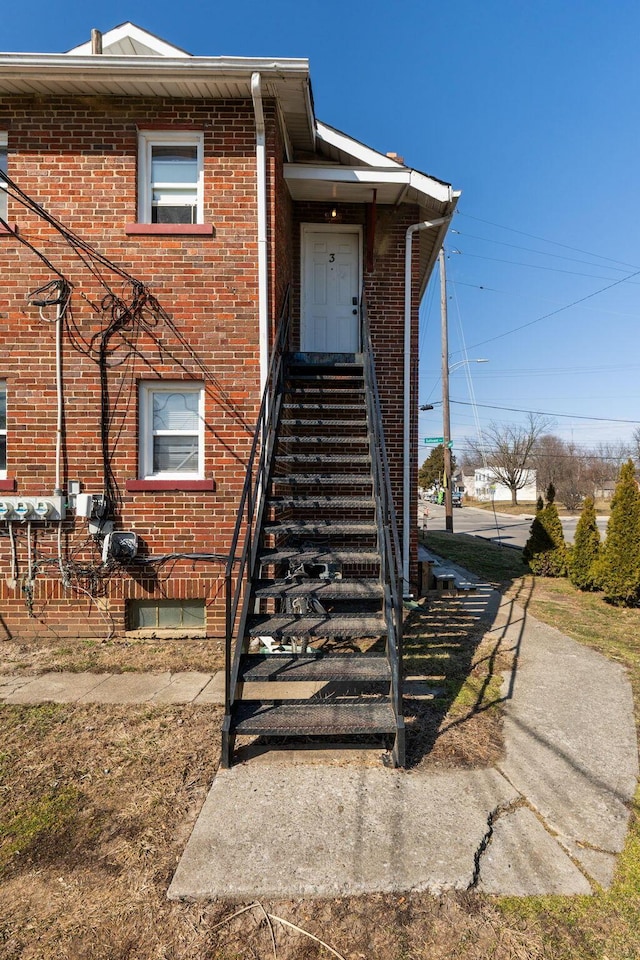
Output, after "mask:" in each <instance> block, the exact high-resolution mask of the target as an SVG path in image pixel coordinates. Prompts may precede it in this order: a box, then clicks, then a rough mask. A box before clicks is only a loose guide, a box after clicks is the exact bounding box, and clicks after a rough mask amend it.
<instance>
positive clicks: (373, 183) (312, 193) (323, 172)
mask: <svg viewBox="0 0 640 960" xmlns="http://www.w3.org/2000/svg"><path fill="white" fill-rule="evenodd" d="M284 176H285V180H286V181H287V185H288V187H289V192H290V193H291V196H292V197H293V199H294V200H320V201H322V200H325V201H331V200H335V201H337V202H340V201H341V202H343V203H368V202H371V200H372V197H373V190H375V191H376V199H377V202H378V203H386V204H393V205H394V206H395V205H397V204H399V203H404V202H406V203H417V204H419V205H421V206H425V205H426V206H433V205H434V204H439V203H440V204H442V203H444V204H446V203H449V202H450V201H451V200H452V198H453V195H454V194H453V191H452V189H451V186H450V185H449V184H444V183H440V182H439V181H437V180H432V179H431V178H430V177H427V176H425V174H423V173H419V172H418V171H417V170H411V169H410V168H409V167H401V166H399V165H398V164H395V169H393V170H391V169H389V168H383V169H381V168H380V167H344V166H338V165H333V164H326V163H320V164H310V163H287V164H285V168H284Z"/></svg>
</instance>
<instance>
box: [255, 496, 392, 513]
mask: <svg viewBox="0 0 640 960" xmlns="http://www.w3.org/2000/svg"><path fill="white" fill-rule="evenodd" d="M374 504H375V500H374V498H373V496H368V497H328V496H324V497H323V496H319V497H269V506H271V507H289V508H291V509H294V510H311V509H323V510H326V509H328V508H332V507H333V508H338V507H345V508H347V509H354V508H357V507H373V506H374Z"/></svg>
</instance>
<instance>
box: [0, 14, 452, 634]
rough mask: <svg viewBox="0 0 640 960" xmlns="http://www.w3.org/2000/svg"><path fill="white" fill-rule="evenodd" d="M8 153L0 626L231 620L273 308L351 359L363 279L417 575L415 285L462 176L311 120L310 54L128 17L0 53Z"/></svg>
mask: <svg viewBox="0 0 640 960" xmlns="http://www.w3.org/2000/svg"><path fill="white" fill-rule="evenodd" d="M0 170H1V171H4V172H5V175H6V177H7V179H6V180H3V182H2V183H1V184H0V187H2V188H3V189H0V217H1V219H0V337H1V338H2V344H3V348H2V354H1V356H0V497H1V498H2V499H1V500H0V517H1V518H2V519H0V616H1V626H2V629H3V630H4V631H5V632H6V634H7V635H11V636H13V637H19V636H26V635H34V634H41V633H42V632H43V631H48V630H52V631H55V632H56V633H57V634H59V635H74V636H101V635H104V634H105V633H106V632H109V633H111V634H116V635H123V634H125V633H127V632H128V631H137V632H138V634H139V633H140V632H141V631H145V630H146V631H151V632H154V633H160V634H161V635H166V636H169V637H172V636H175V637H179V636H180V635H184V634H187V635H190V634H193V633H195V634H196V635H198V634H200V635H206V636H211V637H215V636H221V635H222V633H223V630H224V623H223V621H224V597H223V593H224V583H225V565H224V564H225V559H226V558H227V555H228V553H229V550H230V546H231V541H232V536H233V530H234V524H235V523H236V514H237V510H238V504H239V501H240V496H241V492H242V489H243V484H244V481H245V473H246V468H247V463H248V459H249V455H250V451H251V447H252V443H253V439H254V430H255V423H256V417H257V414H258V411H259V408H260V402H261V394H262V390H263V387H264V386H265V384H268V383H269V382H270V381H269V364H270V362H271V358H272V356H273V353H274V346H273V345H274V338H275V337H276V330H277V326H278V321H279V319H280V318H281V317H282V316H283V315H284V314H285V313H286V315H287V317H288V318H290V328H289V330H288V333H287V338H288V339H287V343H286V347H287V351H288V354H289V355H290V354H291V352H292V351H293V352H294V353H295V352H296V351H297V352H298V354H300V353H302V354H304V355H305V356H306V357H307V359H309V358H311V359H313V357H314V356H315V357H316V359H317V357H318V356H320V355H324V357H325V359H326V357H327V356H334V357H337V358H338V359H339V360H344V359H345V358H349V357H351V358H353V357H354V356H359V355H360V353H359V352H360V351H361V348H362V336H363V333H362V329H363V328H362V322H363V320H362V318H363V311H364V302H365V300H366V310H367V314H368V323H369V328H370V335H371V342H372V344H373V354H374V356H375V362H376V368H377V382H378V385H379V391H380V404H381V409H382V425H383V429H384V435H385V437H386V445H387V453H388V459H389V470H390V475H391V485H392V489H393V499H394V501H395V505H396V510H397V513H398V519H399V525H400V540H401V548H400V549H401V553H402V556H401V562H402V564H403V576H404V581H405V582H404V588H405V590H407V589H410V587H411V580H412V578H413V571H414V566H415V564H414V561H415V551H416V542H415V539H414V531H415V528H416V523H415V519H416V503H415V490H416V482H415V476H416V439H417V437H416V432H417V412H416V411H417V401H416V392H415V388H416V383H417V356H418V351H417V336H418V334H417V330H418V324H417V315H418V305H419V302H420V298H421V296H422V293H423V291H424V289H425V286H426V283H427V281H428V279H429V276H430V273H431V270H432V268H433V265H434V263H435V260H436V258H437V254H438V251H439V249H440V246H441V244H442V241H443V237H444V235H445V232H446V230H447V227H448V222H449V219H450V217H451V215H452V214H453V211H454V208H455V204H456V200H457V194H456V193H454V192H453V191H452V189H451V187H450V186H449V185H448V184H446V183H443V182H442V181H439V180H436V179H434V178H432V177H429V176H426V175H424V174H422V173H419V172H418V171H416V170H413V169H410V168H408V167H406V166H405V165H404V164H403V162H402V159H401V158H398V157H397V156H396V155H395V154H388V155H383V154H380V153H378V152H376V151H374V150H372V149H370V148H369V147H366V146H364V145H363V144H361V143H359V142H357V141H355V140H353V139H351V138H350V137H348V136H346V135H345V134H343V133H340V132H339V131H337V130H335V129H333V128H332V127H330V126H327V125H325V124H323V123H321V122H320V121H318V120H317V119H316V116H315V113H314V107H313V97H312V93H311V85H310V78H309V68H308V63H307V61H305V60H278V61H275V60H272V59H270V60H267V59H265V60H258V59H256V60H252V59H241V58H226V57H225V58H219V57H192V56H190V55H189V54H187V53H185V52H184V51H182V50H179V49H177V48H175V47H173V46H171V45H170V44H168V43H166V42H164V41H162V40H159V39H158V38H156V37H154V36H153V35H151V34H149V33H147V32H146V31H143V30H141V29H140V28H138V27H136V26H135V25H133V24H129V23H127V24H123V25H121V26H119V27H116V28H115V29H113V30H110V31H108V32H106V33H105V34H104V35H100V34H99V33H98V32H97V31H94V32H93V35H92V39H91V41H90V42H88V43H86V44H84V45H82V46H80V47H77V48H75V49H73V50H70V51H69V52H68V53H65V54H55V55H52V54H31V53H29V54H1V55H0ZM272 387H273V384H272V386H271V387H270V388H269V389H272ZM342 449H343V450H344V447H343V448H342Z"/></svg>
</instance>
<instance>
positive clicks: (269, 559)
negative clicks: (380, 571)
mask: <svg viewBox="0 0 640 960" xmlns="http://www.w3.org/2000/svg"><path fill="white" fill-rule="evenodd" d="M258 559H259V560H260V562H261V563H263V564H266V563H280V562H283V561H285V560H295V561H296V562H300V563H379V562H380V554H379V553H378V552H377V550H371V549H366V548H363V549H361V550H357V549H354V548H353V547H350V548H349V549H341V548H336V549H335V550H332V549H331V548H327V546H326V545H325V546H318V547H309V548H305V549H304V550H300V548H296V547H280V548H276V549H275V550H262V551H261V552H260V554H259V557H258Z"/></svg>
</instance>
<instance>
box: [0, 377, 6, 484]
mask: <svg viewBox="0 0 640 960" xmlns="http://www.w3.org/2000/svg"><path fill="white" fill-rule="evenodd" d="M0 393H4V403H5V410H6V409H7V382H6V380H0ZM0 437H4V440H5V445H6V442H7V425H6V422H5V425H4V427H2V428H0ZM6 479H7V461H6V446H5V464H4V467H2V465H0V480H6Z"/></svg>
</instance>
